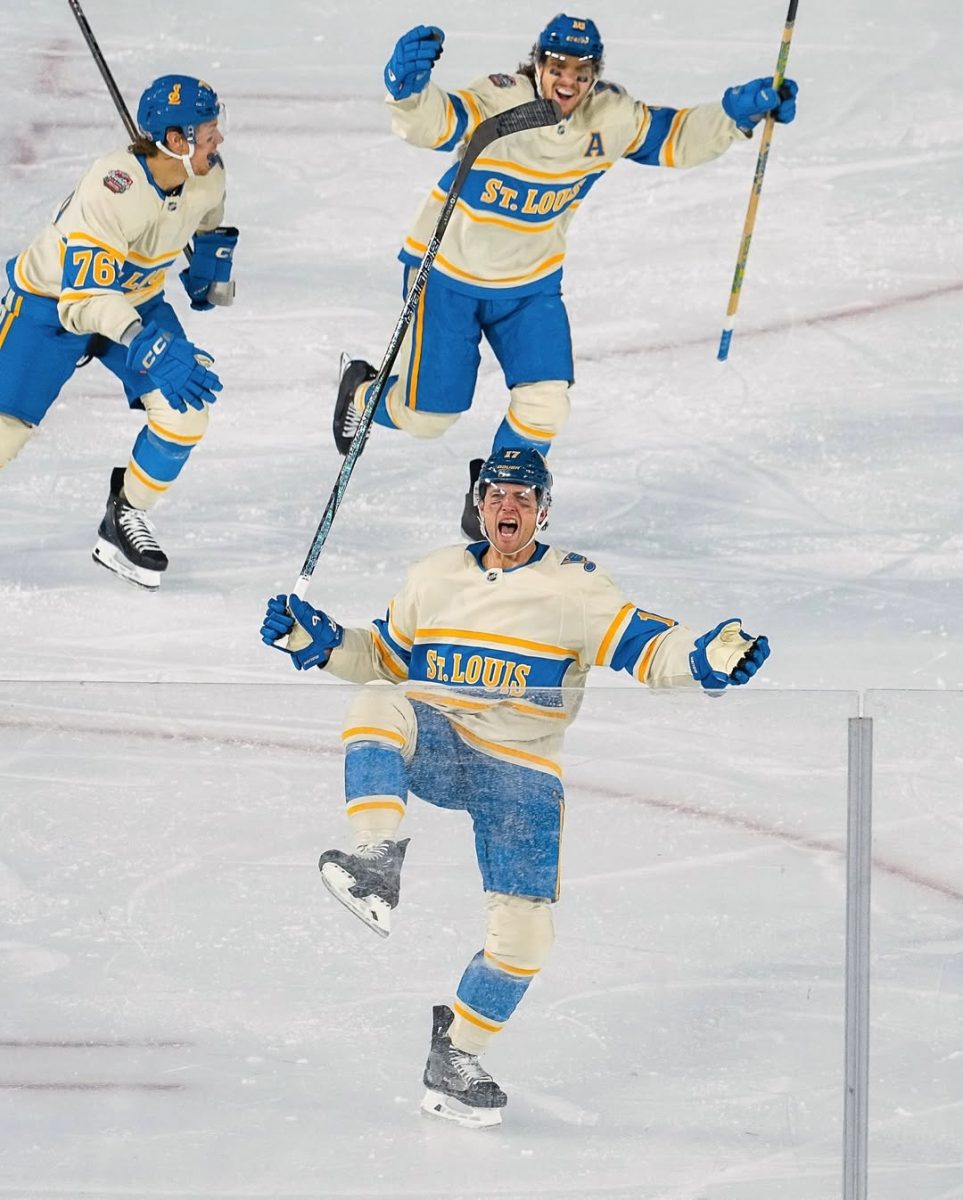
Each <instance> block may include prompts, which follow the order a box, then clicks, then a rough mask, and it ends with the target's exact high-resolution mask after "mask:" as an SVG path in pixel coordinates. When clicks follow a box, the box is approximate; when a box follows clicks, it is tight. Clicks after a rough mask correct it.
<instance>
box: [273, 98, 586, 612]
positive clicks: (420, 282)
mask: <svg viewBox="0 0 963 1200" xmlns="http://www.w3.org/2000/svg"><path fill="white" fill-rule="evenodd" d="M561 119H562V110H561V109H560V108H559V106H558V104H557V103H556V102H555V101H554V100H530V101H529V102H528V103H527V104H519V105H517V107H515V108H509V109H507V110H506V111H505V112H502V113H497V114H496V115H495V116H493V117H488V118H487V119H486V120H484V121H482V122H481V124H480V125H479V126H478V127H477V129H476V130H475V132H474V133H473V134H472V135H471V137H470V138H469V140H468V144H467V145H466V147H465V153H464V154H463V155H462V160H461V163H460V165H459V167H458V171H457V172H456V174H455V178H454V179H453V180H452V184H451V187H450V188H449V189H448V196H447V197H446V199H445V203H444V205H443V206H442V210H441V212H440V213H439V214H438V220H437V222H436V223H435V228H434V229H433V230H432V234H431V238H430V239H429V242H428V248H427V250H426V251H425V256H424V258H423V259H422V260H421V265H420V266H419V268H418V274H417V275H416V276H415V278H414V281H413V282H412V284H411V287H410V288H409V289H408V295H407V297H406V298H405V306H404V308H403V309H402V311H401V316H400V317H399V318H398V323H397V324H396V325H395V328H394V332H393V333H392V335H391V340H390V341H389V343H388V349H387V350H386V351H385V356H384V358H383V359H382V360H381V366H380V367H379V368H378V373H377V375H376V376H375V377H374V380H373V381H372V384H371V387H370V389H369V392H368V398H367V400H366V401H365V406H364V411H363V412H362V414H361V416H360V418H359V419H358V428H357V429H356V430H355V433H354V437H353V438H352V439H351V445H350V446H349V447H348V452H347V454H346V455H345V456H344V462H343V463H342V464H341V470H340V471H339V472H338V477H337V479H336V480H335V481H334V488H333V489H332V491H331V495H330V497H329V498H328V503H327V505H326V506H325V510H324V515H323V516H322V517H321V522H320V524H319V525H318V528H317V532H316V533H315V535H314V539H313V541H312V542H311V547H310V549H309V550H308V553H307V557H306V558H305V560H304V566H302V568H301V574H300V575H299V577H298V581H297V583H296V584H295V585H294V587H293V588H292V589H291V590H292V593H293V594H294V595H295V596H300V597H301V598H302V599H303V598H304V596H305V593H306V590H307V586H308V584H309V583H310V581H311V576H312V575H313V574H314V568H315V566H316V565H317V561H318V556H319V555H320V553H321V547H322V546H323V545H324V543H325V541H326V540H327V537H328V533H329V532H330V530H331V525H332V523H333V521H334V518H335V515H336V513H337V511H338V509H339V508H340V507H341V501H342V500H343V499H344V493H345V491H346V490H347V487H348V480H349V479H350V478H351V473H352V471H353V470H354V466H355V463H356V462H357V461H358V456H359V455H360V454H361V449H362V447H363V446H364V442H365V438H366V437H367V435H368V429H369V427H370V425H371V422H372V421H373V420H374V415H375V409H376V408H377V407H378V402H379V401H380V400H381V396H382V393H383V392H384V390H385V385H386V383H387V381H388V376H389V375H390V374H391V368H392V367H393V366H394V361H395V359H396V358H397V357H398V351H399V349H400V348H401V343H402V340H403V339H404V336H405V334H406V333H407V331H408V326H409V325H410V324H411V322H412V319H413V318H414V314H415V309H416V308H417V307H418V298H419V297H420V296H421V293H422V289H423V288H424V286H425V283H426V282H427V279H428V273H429V272H430V271H431V266H432V263H433V262H434V261H435V256H436V255H437V254H438V248H439V246H440V245H441V239H442V238H443V237H444V236H445V230H446V229H447V228H448V222H449V221H450V220H451V215H452V213H453V212H454V211H455V205H456V204H457V203H458V197H459V196H460V195H461V190H462V188H463V187H464V185H465V180H466V179H467V178H468V172H469V171H470V170H471V169H472V167H473V166H474V163H475V159H476V158H477V157H478V156H479V154H481V152H482V151H483V150H484V149H486V148H487V147H488V146H490V145H491V143H492V142H494V141H495V140H496V139H497V138H502V137H506V136H507V135H508V134H510V133H521V132H523V131H524V130H526V129H540V128H542V126H545V125H556V124H558V122H559V121H560V120H561Z"/></svg>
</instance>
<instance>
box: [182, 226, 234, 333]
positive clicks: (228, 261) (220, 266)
mask: <svg viewBox="0 0 963 1200" xmlns="http://www.w3.org/2000/svg"><path fill="white" fill-rule="evenodd" d="M237 239H238V232H237V229H236V228H235V227H234V226H233V225H219V226H218V227H217V229H208V230H207V231H206V232H204V233H195V234H194V254H193V257H192V258H191V261H190V263H189V264H188V265H187V267H185V269H184V270H183V271H181V273H180V276H179V278H180V281H181V283H182V284H183V285H184V290H185V291H186V292H187V294H188V296H190V298H191V308H193V309H195V310H196V311H197V312H209V311H210V309H212V308H213V307H214V304H215V303H216V304H220V305H224V306H227V305H229V304H233V303H234V281H233V280H232V279H231V268H232V266H233V265H234V247H235V246H236V245H237ZM212 284H217V285H218V286H217V287H216V288H215V289H214V290H213V291H211V285H212ZM212 298H213V299H212Z"/></svg>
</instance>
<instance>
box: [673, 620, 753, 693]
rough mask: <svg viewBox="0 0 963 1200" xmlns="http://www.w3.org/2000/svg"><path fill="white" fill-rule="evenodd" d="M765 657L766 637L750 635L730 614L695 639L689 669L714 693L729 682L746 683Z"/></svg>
mask: <svg viewBox="0 0 963 1200" xmlns="http://www.w3.org/2000/svg"><path fill="white" fill-rule="evenodd" d="M768 657H769V639H768V638H766V637H755V638H754V637H751V636H750V635H749V634H748V633H745V632H744V631H743V628H742V622H741V621H740V620H739V619H738V617H730V618H729V619H728V620H726V621H720V623H719V624H718V625H717V626H716V627H715V629H710V630H709V632H708V633H704V634H703V635H702V636H701V637H698V638H696V641H695V648H694V649H693V650H692V652H691V653H690V654H689V670H690V671H691V672H692V678H693V679H695V680H697V681H698V682H699V683H701V684H702V686H703V687H704V688H705V689H706V691H709V692H714V691H720V690H721V689H722V688H725V687H728V686H729V684H730V683H731V684H736V685H738V684H741V683H748V682H749V680H750V679H751V678H752V677H753V675H755V673H756V672H757V671H758V670H759V668H760V667H761V666H762V664H763V663H764V662H765V661H766V659H767V658H768Z"/></svg>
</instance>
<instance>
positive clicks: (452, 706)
mask: <svg viewBox="0 0 963 1200" xmlns="http://www.w3.org/2000/svg"><path fill="white" fill-rule="evenodd" d="M474 487H475V502H476V506H477V511H478V516H479V522H480V525H481V528H482V531H483V535H484V536H483V539H482V540H481V541H478V542H475V543H473V544H470V545H468V546H462V545H457V546H449V547H446V548H444V549H442V550H438V551H436V552H435V553H434V554H432V555H430V556H429V557H428V558H426V559H424V560H423V561H421V562H419V563H417V564H416V565H415V566H414V567H413V568H412V569H411V571H410V572H409V575H408V579H407V582H406V583H405V585H404V587H403V588H402V590H401V591H400V592H399V593H398V594H397V595H396V596H395V598H394V599H393V600H392V601H391V603H390V604H389V606H388V611H387V614H386V615H385V617H384V618H383V619H380V620H376V621H374V622H373V623H372V625H371V627H369V628H367V629H357V628H355V629H345V628H343V627H342V626H341V625H339V624H338V623H337V622H336V621H335V620H333V619H332V618H331V617H329V616H326V615H325V614H324V613H323V612H319V611H317V610H316V609H314V608H312V607H311V605H310V604H308V603H306V602H305V601H304V600H302V599H299V598H298V597H297V596H290V597H288V596H283V595H281V596H276V597H274V598H273V599H272V600H270V601H269V602H268V605H267V613H266V615H265V618H264V624H263V625H262V628H261V636H262V638H263V640H264V641H265V642H266V643H268V644H269V645H277V643H278V640H279V639H281V638H284V637H287V639H288V641H287V645H286V646H285V649H286V650H287V652H288V653H290V655H291V661H292V663H293V665H294V666H295V667H296V668H297V669H298V670H304V669H306V668H308V667H322V668H324V669H325V670H327V671H329V672H330V673H332V674H334V675H337V676H339V677H340V678H342V679H348V680H352V681H355V682H358V683H367V682H369V681H388V682H390V683H394V684H398V685H400V686H398V687H395V688H386V687H383V686H369V687H365V688H362V689H360V690H359V692H358V695H357V697H356V699H355V700H354V701H353V702H352V704H351V705H350V707H349V710H348V713H347V716H346V719H345V722H344V731H343V733H342V740H343V742H344V746H345V760H344V772H345V797H346V802H347V816H348V821H349V824H350V826H351V829H352V831H353V834H354V841H355V848H354V850H353V851H352V852H351V853H344V852H342V851H339V850H329V851H326V852H325V853H324V854H322V855H321V859H320V867H321V875H322V879H323V880H324V883H325V884H326V885H327V887H328V888H329V890H330V891H331V892H332V893H333V894H334V895H335V896H336V897H337V898H338V899H339V900H340V901H341V902H342V903H343V904H345V905H346V906H347V907H348V908H349V909H350V910H351V911H352V912H353V913H355V914H356V915H357V916H358V917H360V918H361V920H362V921H364V922H365V924H367V925H369V926H370V927H371V928H372V929H374V930H375V932H376V933H379V934H381V935H387V934H388V933H389V931H390V919H391V910H392V909H393V908H394V907H395V906H396V905H397V904H398V897H399V887H400V877H401V868H402V863H403V861H404V856H405V850H406V847H407V845H408V841H407V839H405V840H401V841H399V840H398V832H399V827H400V825H401V822H402V818H403V817H404V815H405V810H406V806H407V803H408V795H409V792H410V793H413V794H414V795H415V796H418V797H420V798H421V799H422V800H425V801H427V802H428V803H429V804H434V805H437V806H438V807H440V808H450V809H463V810H467V812H468V813H469V814H470V815H471V818H472V822H473V825H474V832H475V849H476V855H477V859H478V865H479V869H480V871H481V876H482V884H483V887H484V890H485V903H486V907H487V927H486V935H485V943H484V946H483V948H482V949H480V950H479V951H478V952H477V953H476V954H475V955H474V957H473V958H472V959H471V961H470V963H469V964H468V966H467V968H466V969H465V972H464V974H463V975H462V977H461V982H460V983H459V984H458V987H457V989H456V993H455V998H454V1000H453V1002H452V1004H451V1006H450V1007H449V1006H448V1005H446V1004H440V1005H438V1006H437V1007H435V1009H434V1012H433V1027H432V1037H431V1049H430V1053H429V1056H428V1062H427V1065H426V1067H425V1075H424V1081H425V1084H426V1086H427V1088H428V1093H427V1095H426V1097H425V1100H424V1102H423V1105H422V1107H423V1108H424V1109H425V1111H426V1112H429V1113H432V1114H435V1115H438V1116H442V1117H446V1118H449V1119H451V1120H455V1121H458V1122H460V1123H462V1124H465V1125H471V1126H480V1125H490V1124H497V1123H498V1121H499V1120H500V1116H499V1113H498V1110H499V1109H500V1108H501V1107H502V1106H504V1104H505V1103H506V1096H505V1093H504V1092H503V1091H502V1089H501V1088H500V1087H499V1086H498V1085H497V1084H496V1083H495V1081H494V1080H493V1079H492V1077H491V1075H489V1074H488V1072H487V1071H485V1070H484V1068H483V1067H482V1066H481V1065H480V1063H479V1060H478V1056H479V1054H480V1053H481V1052H482V1051H483V1050H484V1049H485V1046H486V1045H487V1044H488V1042H489V1040H490V1039H491V1037H492V1036H493V1035H494V1034H496V1033H497V1032H498V1031H499V1030H500V1029H502V1028H503V1026H504V1025H505V1023H506V1021H507V1020H508V1019H509V1017H510V1016H511V1014H512V1012H513V1011H514V1009H515V1007H516V1006H517V1004H518V1003H519V1001H520V1000H521V999H522V996H523V995H524V994H525V990H526V988H527V987H528V985H529V983H530V982H531V980H532V978H533V977H534V976H535V975H536V974H537V973H538V971H539V970H540V968H541V966H542V964H543V962H544V961H545V958H546V955H547V954H548V951H549V948H550V946H551V944H552V937H553V934H552V910H551V905H552V904H553V902H554V901H555V900H557V899H558V891H559V845H560V840H561V832H562V813H563V790H562V782H561V774H562V772H561V767H560V765H559V761H558V760H559V752H560V750H561V747H562V738H563V734H564V731H565V729H566V727H567V726H568V725H569V724H570V723H571V722H572V721H573V720H574V718H575V716H576V713H577V712H578V708H579V704H580V700H581V695H582V689H583V687H584V684H585V680H586V676H587V675H588V672H589V669H590V668H591V667H593V666H602V667H611V668H612V669H613V670H616V671H626V672H627V673H628V674H629V675H631V676H632V678H633V679H636V680H638V681H639V682H640V683H644V684H648V685H649V686H650V687H682V686H688V687H694V688H695V687H702V688H704V689H706V690H708V691H713V692H718V691H720V690H721V689H723V688H726V687H728V686H729V685H730V684H744V683H747V682H748V681H749V679H750V678H751V677H752V676H753V675H754V674H755V673H756V671H757V670H758V669H759V667H760V666H761V665H762V663H763V662H764V661H765V659H766V658H767V657H768V655H769V645H768V642H767V640H766V638H764V637H751V636H750V635H749V634H747V633H745V632H744V631H743V629H742V626H741V623H740V621H739V620H737V619H735V618H732V619H729V620H726V621H721V622H720V623H719V624H718V625H716V627H715V628H714V629H712V630H710V631H709V632H708V633H704V634H702V635H700V636H696V635H695V634H694V633H693V631H692V630H691V629H688V628H686V627H685V626H683V625H679V624H678V623H677V622H676V621H674V620H672V619H671V618H669V617H661V616H656V615H655V614H653V613H651V612H647V611H645V610H644V609H640V608H637V607H636V605H635V604H634V603H633V602H632V601H631V600H629V599H627V598H626V597H625V596H624V595H623V593H622V592H621V591H620V589H619V588H618V587H617V586H616V584H615V583H614V582H613V581H612V580H611V579H610V578H609V576H608V575H606V574H605V573H604V572H603V571H601V570H599V569H598V568H597V567H596V565H595V563H594V562H590V561H588V560H587V559H586V558H584V557H583V556H582V555H580V554H566V553H564V552H563V551H559V550H555V549H552V548H551V547H549V546H548V545H545V544H544V543H542V542H539V541H537V540H536V537H537V535H538V534H539V532H540V531H541V530H543V529H544V528H545V525H546V522H547V518H548V511H549V505H550V504H551V498H552V496H551V487H552V477H551V475H550V474H549V471H548V468H547V467H546V465H545V460H544V459H543V458H542V456H541V455H540V454H539V452H538V451H537V450H534V449H532V448H531V447H524V448H523V447H511V446H509V447H502V448H500V449H498V450H496V451H494V452H493V453H492V455H491V456H490V457H489V459H488V460H487V462H486V463H485V464H484V465H483V466H482V468H481V471H480V474H479V476H478V479H477V480H476V482H475V485H474ZM292 614H293V616H292ZM295 647H296V648H295Z"/></svg>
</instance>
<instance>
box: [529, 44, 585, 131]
mask: <svg viewBox="0 0 963 1200" xmlns="http://www.w3.org/2000/svg"><path fill="white" fill-rule="evenodd" d="M539 72H540V78H539V83H540V84H541V85H542V95H543V96H544V97H545V99H546V100H556V101H557V102H558V104H559V107H560V108H561V110H562V115H563V116H566V117H567V116H570V115H571V114H572V113H573V112H575V110H576V109H577V108H578V106H579V105H580V104H581V103H582V101H583V100H584V99H585V97H586V96H587V95H588V94H589V92H590V91H591V90H592V86H593V84H594V83H595V64H594V63H593V62H586V61H584V60H583V59H578V58H573V57H572V56H571V55H569V54H547V55H546V56H545V61H544V62H543V63H542V65H541V66H540V67H539Z"/></svg>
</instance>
